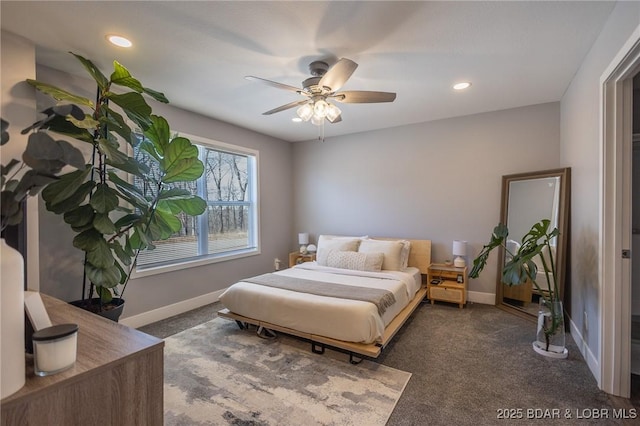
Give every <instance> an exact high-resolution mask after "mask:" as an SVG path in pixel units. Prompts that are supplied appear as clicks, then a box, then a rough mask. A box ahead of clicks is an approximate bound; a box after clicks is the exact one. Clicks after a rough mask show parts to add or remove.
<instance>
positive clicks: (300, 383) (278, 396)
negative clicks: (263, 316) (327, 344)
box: [164, 318, 411, 426]
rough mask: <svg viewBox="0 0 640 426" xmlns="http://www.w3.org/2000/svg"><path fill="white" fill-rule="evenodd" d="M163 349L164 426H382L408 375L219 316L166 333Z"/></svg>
mask: <svg viewBox="0 0 640 426" xmlns="http://www.w3.org/2000/svg"><path fill="white" fill-rule="evenodd" d="M302 344H303V346H301V345H302ZM164 354H165V355H164V362H165V367H164V371H165V385H164V408H165V425H226V424H229V425H274V426H275V425H305V426H311V425H341V426H342V425H367V426H373V425H384V424H385V423H386V422H387V420H388V419H389V416H390V415H391V412H392V411H393V408H394V407H395V405H396V403H397V401H398V399H399V398H400V395H401V394H402V391H403V390H404V388H405V386H406V385H407V382H408V381H409V378H410V377H411V374H410V373H407V372H404V371H400V370H396V369H393V368H390V367H386V366H384V365H380V364H377V363H374V362H371V361H367V360H364V361H362V363H360V364H358V365H351V364H350V363H349V362H348V356H347V355H345V354H338V355H339V357H340V358H342V359H333V358H331V356H329V352H328V353H326V354H325V355H317V354H314V353H312V352H311V351H310V344H308V343H307V344H305V343H304V342H300V341H299V340H296V339H293V338H291V337H288V336H284V335H281V334H279V335H278V338H277V339H275V340H266V339H261V338H259V337H258V336H256V333H255V328H254V327H251V329H250V330H249V331H247V330H240V329H239V327H238V326H237V325H236V324H235V323H234V322H232V321H228V320H224V319H221V318H216V319H214V320H212V321H209V322H207V323H204V324H201V325H199V326H197V327H194V328H191V329H189V330H185V331H183V332H181V333H178V334H175V335H173V336H171V337H168V338H167V339H165V349H164Z"/></svg>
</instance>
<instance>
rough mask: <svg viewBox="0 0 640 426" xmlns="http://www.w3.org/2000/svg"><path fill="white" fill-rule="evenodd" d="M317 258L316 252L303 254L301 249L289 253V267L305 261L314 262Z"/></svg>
mask: <svg viewBox="0 0 640 426" xmlns="http://www.w3.org/2000/svg"><path fill="white" fill-rule="evenodd" d="M314 260H316V254H315V253H308V254H302V253H300V252H299V251H292V252H291V253H289V268H291V267H292V266H295V265H298V264H300V263H304V262H313V261H314Z"/></svg>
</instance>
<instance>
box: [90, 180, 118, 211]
mask: <svg viewBox="0 0 640 426" xmlns="http://www.w3.org/2000/svg"><path fill="white" fill-rule="evenodd" d="M90 204H91V206H92V207H93V208H94V209H96V211H97V212H98V213H108V212H110V211H112V210H113V209H115V208H116V207H117V206H118V193H117V192H116V191H115V190H114V189H113V188H111V187H110V186H109V185H107V184H106V183H99V184H98V185H96V190H95V192H94V193H93V196H92V197H91V201H90Z"/></svg>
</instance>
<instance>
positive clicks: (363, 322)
mask: <svg viewBox="0 0 640 426" xmlns="http://www.w3.org/2000/svg"><path fill="white" fill-rule="evenodd" d="M275 274H279V275H286V276H291V277H296V278H303V279H307V280H315V281H322V282H331V283H338V284H344V285H351V286H361V287H372V288H379V289H386V290H389V291H391V292H392V293H393V294H394V296H395V299H396V303H395V304H393V305H392V306H390V307H389V308H387V310H386V311H385V313H384V315H382V317H381V316H380V315H379V314H378V310H377V308H376V306H375V305H374V304H373V303H369V302H363V301H358V300H346V299H338V298H334V297H326V296H317V295H313V294H308V293H298V292H294V291H289V290H283V289H279V288H273V287H266V286H261V285H258V284H252V283H247V282H243V281H240V282H238V283H236V284H234V285H232V286H231V287H229V288H228V289H227V290H226V291H225V292H224V293H223V294H222V295H221V296H220V301H221V302H222V304H223V305H224V306H225V307H226V308H227V309H229V310H230V311H231V312H234V313H236V314H239V315H243V316H246V317H249V318H253V319H256V320H261V321H265V322H269V323H272V324H276V325H279V326H282V327H287V328H291V329H294V330H298V331H301V332H304V333H309V334H317V335H321V336H326V337H330V338H333V339H338V340H344V341H348V342H362V343H373V342H377V341H380V340H381V337H382V335H383V333H384V329H385V327H386V326H387V325H388V324H389V323H390V322H391V320H393V318H395V316H396V315H398V313H399V312H400V311H402V309H403V308H404V307H405V306H406V305H407V304H408V303H409V301H411V299H413V297H414V296H415V294H416V292H417V291H418V290H419V289H420V286H421V282H422V280H421V276H420V271H419V270H418V269H417V268H413V267H410V268H407V269H406V270H405V271H402V272H400V271H384V270H383V271H381V272H364V271H353V270H349V269H338V268H330V267H326V266H319V265H317V264H316V263H315V262H307V263H303V264H301V265H296V266H295V267H293V268H289V269H285V270H282V271H279V272H275Z"/></svg>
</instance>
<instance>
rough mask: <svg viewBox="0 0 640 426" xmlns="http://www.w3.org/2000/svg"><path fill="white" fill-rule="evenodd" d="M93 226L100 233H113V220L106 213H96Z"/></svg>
mask: <svg viewBox="0 0 640 426" xmlns="http://www.w3.org/2000/svg"><path fill="white" fill-rule="evenodd" d="M93 227H94V228H96V229H97V230H98V231H99V232H101V233H102V234H106V235H109V234H115V233H116V226H115V224H114V223H113V221H112V220H111V219H110V218H109V215H108V214H103V213H100V214H97V215H96V216H95V218H94V219H93Z"/></svg>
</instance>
